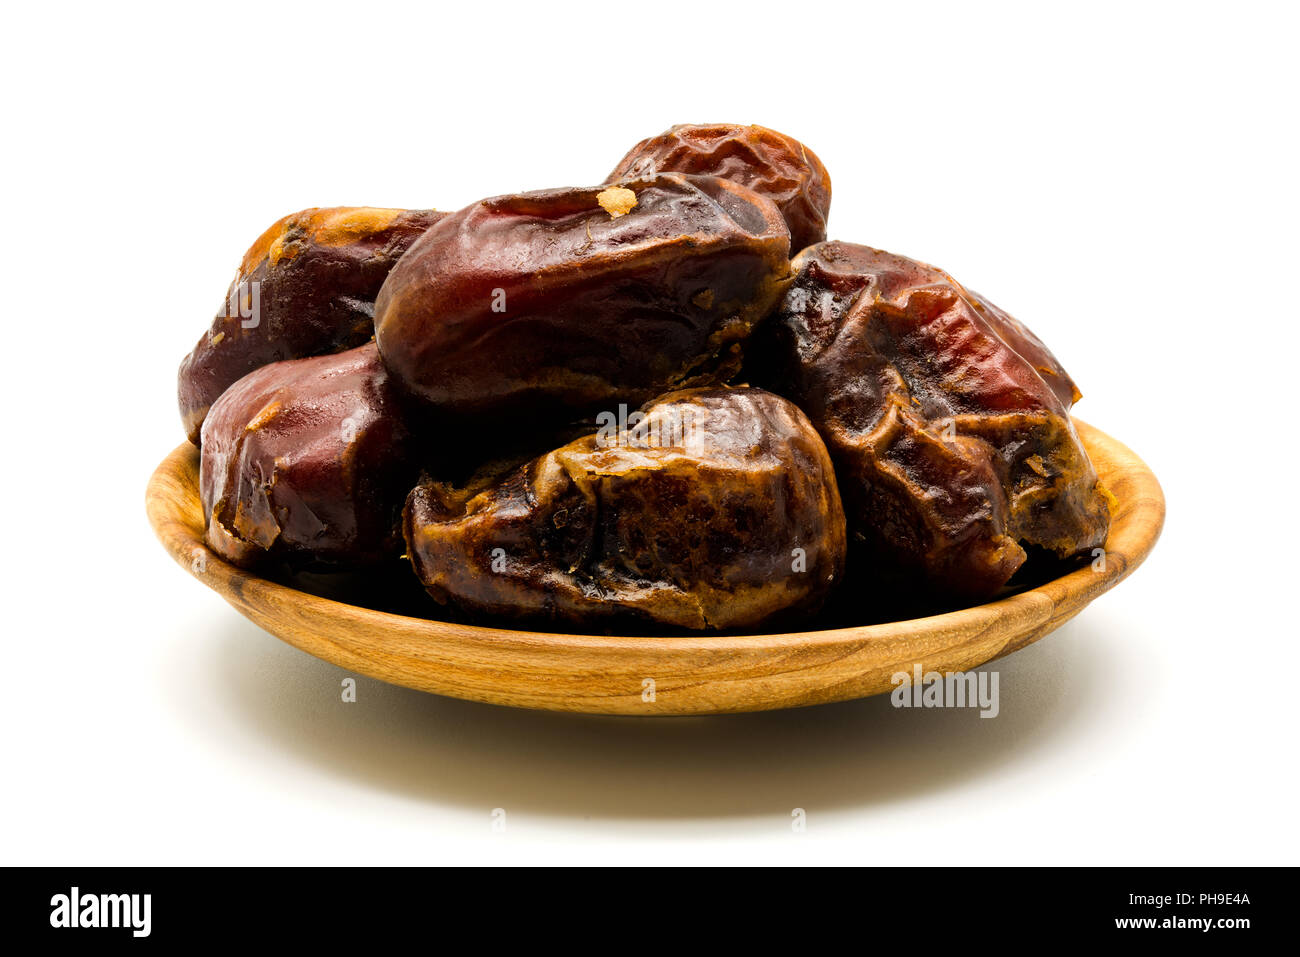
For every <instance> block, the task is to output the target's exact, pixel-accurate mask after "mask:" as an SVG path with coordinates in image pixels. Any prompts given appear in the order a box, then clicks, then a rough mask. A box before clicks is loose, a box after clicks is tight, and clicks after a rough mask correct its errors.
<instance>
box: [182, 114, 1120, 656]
mask: <svg viewBox="0 0 1300 957" xmlns="http://www.w3.org/2000/svg"><path fill="white" fill-rule="evenodd" d="M830 199H831V183H830V177H829V175H828V174H827V172H826V169H825V167H824V166H823V165H822V164H821V162H820V161H819V160H818V159H817V157H816V156H815V155H814V154H813V152H812V151H811V150H809V149H808V148H807V147H805V146H803V145H802V144H801V143H799V142H797V141H795V140H793V139H791V138H790V137H788V136H783V135H782V134H780V133H776V132H773V131H772V130H768V129H764V128H763V127H760V126H734V125H725V124H717V125H690V126H677V127H674V128H673V129H671V130H669V131H667V132H666V133H663V134H661V135H659V136H654V137H651V138H649V139H647V140H644V141H643V142H641V143H639V144H637V145H636V146H635V147H633V148H632V150H631V152H629V153H628V154H627V155H626V156H625V157H624V158H623V159H622V161H621V162H619V164H618V165H617V167H616V168H615V169H614V171H613V173H611V174H610V176H609V178H608V179H607V180H606V181H605V183H603V184H601V185H599V186H592V187H582V188H566V189H550V190H541V191H537V192H529V193H515V194H508V195H504V196H495V197H492V198H490V199H485V200H482V201H480V202H476V203H473V204H472V205H470V206H467V207H465V208H464V209H462V210H460V211H458V212H454V213H442V212H436V211H434V210H399V209H374V208H367V207H343V208H332V209H309V210H304V211H303V212H300V213H295V214H293V215H291V216H287V217H285V218H284V219H282V220H280V221H279V222H277V223H275V224H274V225H273V226H271V228H270V229H268V230H267V231H266V232H265V233H263V234H262V236H261V237H260V238H258V240H257V241H256V242H255V243H254V244H253V246H252V247H251V248H250V249H249V250H248V252H247V253H246V254H245V255H244V259H243V262H242V264H241V265H240V268H239V272H238V274H237V276H236V277H235V280H234V282H233V283H232V284H231V287H230V290H229V292H228V294H227V297H226V301H225V303H224V304H223V307H222V309H221V310H220V312H219V314H218V316H217V318H216V319H215V320H214V321H213V322H212V325H211V327H210V328H209V330H208V331H207V332H206V333H205V334H204V335H203V337H202V339H200V340H199V343H198V345H197V346H195V347H194V351H193V352H191V353H190V354H189V355H188V356H187V357H186V358H185V360H184V362H183V363H182V364H181V368H180V376H179V396H180V409H181V417H182V420H183V422H184V425H185V429H186V432H187V434H188V436H189V438H190V441H192V442H194V443H195V444H196V445H199V447H200V449H201V453H202V454H201V462H200V493H201V499H202V506H203V510H204V514H205V518H206V522H207V543H208V545H209V546H210V547H211V548H212V549H213V550H214V551H215V552H217V553H218V554H219V555H221V556H222V557H223V558H224V559H226V560H228V561H230V562H233V563H235V564H237V565H241V566H244V567H251V566H260V567H263V568H265V567H269V566H276V567H279V568H289V569H294V570H297V571H299V572H307V573H313V572H319V571H322V570H330V571H338V572H353V573H355V572H356V571H357V570H359V569H371V570H373V569H376V568H378V569H383V574H385V575H400V576H406V577H407V578H409V577H410V574H411V570H413V571H414V575H415V576H416V577H418V580H419V583H420V584H421V585H423V587H424V590H425V591H427V593H428V595H430V596H432V598H433V599H435V600H436V601H437V602H439V603H441V604H442V605H443V606H446V607H445V609H444V611H443V612H442V613H444V614H445V613H450V614H452V615H455V616H459V617H461V618H462V619H466V620H479V621H484V622H499V621H502V620H515V621H520V622H524V623H529V624H535V625H538V626H540V627H546V626H552V627H554V626H565V627H575V626H576V627H580V628H595V629H597V630H600V629H608V628H614V627H625V626H629V625H639V626H642V627H653V628H667V629H690V630H696V631H719V630H728V631H733V630H744V629H756V628H759V627H772V626H774V625H781V626H786V627H800V626H801V625H802V626H807V625H809V624H810V623H811V622H813V621H814V620H815V619H814V617H813V616H815V615H817V614H818V613H819V611H820V610H821V609H822V608H823V606H825V605H826V604H827V602H828V600H834V601H837V602H839V603H840V605H841V606H849V607H862V606H863V605H865V603H868V602H870V601H872V596H873V595H879V594H882V593H884V592H888V593H889V594H892V595H898V594H911V595H913V596H921V597H923V598H928V599H929V600H930V601H931V602H932V603H933V604H934V605H935V606H936V607H937V606H942V605H943V604H944V603H949V604H951V603H954V602H955V603H963V602H970V601H977V600H981V599H985V598H988V597H990V596H994V595H996V594H998V593H999V592H1000V591H1001V590H1003V589H1004V588H1005V587H1006V586H1007V585H1008V582H1011V581H1012V577H1013V576H1015V575H1017V573H1018V572H1021V569H1022V566H1024V565H1025V563H1026V561H1027V559H1028V558H1029V556H1031V555H1033V556H1034V561H1047V562H1051V561H1056V562H1060V561H1063V560H1069V559H1071V558H1074V557H1078V556H1082V555H1086V554H1089V553H1091V552H1092V550H1093V549H1094V548H1097V547H1098V546H1100V545H1101V544H1102V543H1103V541H1104V540H1105V538H1106V532H1107V527H1108V525H1109V521H1110V513H1109V506H1108V498H1109V496H1108V493H1107V492H1106V491H1105V490H1104V489H1103V488H1102V487H1101V486H1100V485H1099V483H1098V480H1097V475H1096V473H1095V471H1094V470H1093V467H1092V464H1091V463H1090V462H1089V461H1088V456H1087V453H1086V452H1085V451H1084V449H1083V446H1082V445H1081V443H1080V441H1079V437H1078V435H1077V434H1076V432H1075V429H1074V426H1073V425H1072V423H1071V420H1070V407H1071V405H1072V404H1073V403H1074V402H1075V401H1076V400H1077V399H1078V398H1079V392H1078V389H1077V388H1076V387H1075V385H1074V382H1073V381H1072V380H1071V379H1070V377H1069V375H1068V374H1067V373H1066V372H1065V370H1064V369H1063V368H1062V367H1061V365H1060V363H1059V362H1057V360H1056V359H1055V357H1053V355H1052V354H1051V352H1049V351H1048V350H1047V348H1046V346H1044V345H1043V343H1042V342H1041V341H1039V339H1038V338H1037V337H1035V336H1034V334H1033V333H1032V332H1030V331H1029V330H1028V329H1027V328H1026V327H1025V326H1024V325H1023V324H1021V323H1020V322H1019V321H1017V320H1016V319H1014V318H1012V317H1011V316H1010V315H1008V314H1007V313H1005V312H1003V311H1002V310H1001V309H999V308H998V307H997V306H996V305H994V304H993V303H992V302H990V301H988V300H987V299H985V298H984V297H983V296H981V295H979V294H977V293H974V292H972V291H970V290H968V289H966V288H965V287H963V286H961V285H960V284H958V283H957V282H956V280H954V279H953V278H952V277H951V276H949V275H948V274H947V273H944V272H942V271H941V270H939V269H936V268H934V267H933V266H928V265H926V264H925V263H922V262H918V261H916V260H913V259H907V258H905V257H903V256H896V255H893V254H891V253H886V252H883V251H881V250H879V249H873V248H871V247H869V246H861V245H856V244H853V243H845V242H839V241H829V242H828V241H827V240H826V218H827V214H828V212H829V208H830ZM399 562H401V563H403V564H404V565H405V566H406V567H405V568H402V567H400V566H399V564H398V563H399ZM1022 574H1023V573H1022ZM410 580H412V581H414V579H410ZM1013 584H1014V583H1013ZM426 600H427V599H426ZM431 610H432V609H431ZM850 617H852V616H850ZM859 617H860V618H861V619H862V620H867V619H868V618H869V617H870V615H869V614H868V613H867V611H866V609H865V608H863V610H862V614H861V615H860V616H859Z"/></svg>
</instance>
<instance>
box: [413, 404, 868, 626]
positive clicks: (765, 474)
mask: <svg viewBox="0 0 1300 957" xmlns="http://www.w3.org/2000/svg"><path fill="white" fill-rule="evenodd" d="M601 424H602V429H601V431H600V432H598V433H597V434H595V435H590V436H587V437H585V438H582V439H579V440H578V441H576V442H573V443H571V444H569V445H566V446H564V447H563V448H560V449H557V450H556V451H553V452H551V453H549V454H548V455H544V456H542V457H541V458H538V459H535V460H534V461H532V462H531V463H528V464H527V465H524V466H523V467H521V468H519V469H517V470H515V471H514V472H512V473H510V474H508V475H507V476H505V477H504V478H502V479H498V480H496V481H495V482H493V483H492V484H490V485H489V486H488V487H487V488H485V489H477V488H475V489H468V490H464V489H461V490H458V489H452V488H449V487H448V486H445V485H441V484H437V483H434V482H431V481H428V480H426V481H424V482H423V483H421V484H420V485H419V486H417V487H416V489H415V490H414V491H413V492H412V493H411V495H410V496H409V498H408V499H407V503H406V511H405V520H404V527H405V534H406V541H407V553H408V555H409V556H410V558H411V561H412V563H413V564H414V567H415V571H416V574H417V575H418V576H419V578H420V580H421V582H423V583H424V585H425V587H426V588H427V589H428V591H429V592H430V594H432V595H433V596H434V597H435V598H436V599H438V601H440V602H444V603H446V602H451V603H453V604H455V605H457V606H459V607H461V608H463V609H466V610H470V611H474V612H481V613H488V614H492V615H500V616H508V617H512V618H526V619H541V620H550V621H553V622H565V623H576V624H584V623H585V624H588V625H590V624H592V623H596V622H601V621H607V620H609V619H612V618H615V617H620V618H631V619H639V620H641V621H643V622H652V623H655V624H656V625H663V626H672V627H680V628H689V629H695V630H716V629H727V628H743V627H752V626H757V625H759V624H760V623H763V622H765V621H769V620H770V619H772V618H773V617H774V616H777V615H781V614H784V613H791V612H811V611H815V610H816V609H817V608H818V607H819V606H820V605H821V603H822V601H823V599H824V598H825V597H826V595H827V594H828V592H829V591H830V590H831V588H832V587H833V586H834V585H835V584H837V583H838V581H839V579H840V577H841V575H842V572H843V566H844V552H845V527H844V513H843V509H842V507H841V504H840V498H839V493H838V491H837V488H836V484H835V475H834V472H833V470H832V467H831V462H830V458H829V457H828V455H827V452H826V448H825V446H824V445H823V444H822V441H821V439H819V438H818V436H817V433H816V431H815V430H814V429H813V427H812V426H811V424H810V423H809V422H808V419H807V418H806V417H805V416H804V414H803V413H802V412H800V411H799V410H798V409H797V408H796V407H795V406H794V405H793V404H791V403H790V402H788V401H786V400H785V399H782V398H780V397H779V396H776V395H773V394H772V393H770V392H764V391H762V390H759V389H743V388H742V389H726V388H712V389H697V390H686V391H682V392H676V393H673V394H671V395H668V396H665V397H664V398H662V399H660V400H658V401H657V402H655V403H654V404H652V405H651V406H649V407H647V409H646V410H645V412H644V417H643V418H640V419H638V418H637V417H636V416H635V415H634V416H632V417H629V418H628V419H627V421H624V422H616V421H614V418H613V414H612V413H611V414H610V415H609V416H608V417H607V418H604V419H603V420H601Z"/></svg>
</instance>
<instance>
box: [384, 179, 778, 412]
mask: <svg viewBox="0 0 1300 957" xmlns="http://www.w3.org/2000/svg"><path fill="white" fill-rule="evenodd" d="M789 242H790V239H789V233H788V232H787V230H786V227H785V223H784V221H783V220H782V219H781V214H780V212H779V211H778V210H777V209H776V207H775V206H774V205H773V204H772V203H771V202H770V201H768V200H766V199H764V198H763V197H761V196H759V195H758V194H756V193H754V192H752V191H750V190H748V189H746V188H745V187H743V186H739V185H737V184H735V183H732V182H729V181H727V180H722V179H717V178H712V177H689V178H688V177H682V176H677V175H671V174H670V175H664V176H659V177H656V178H654V179H649V180H633V181H629V182H627V183H624V184H622V186H620V187H610V188H608V189H602V188H600V187H595V188H590V189H554V190H542V191H539V192H533V193H522V194H517V195H510V196H498V197H496V198H493V199H486V200H483V201H482V202H478V203H475V204H473V205H472V206H468V207H466V208H465V209H462V210H461V211H460V212H457V213H454V214H452V215H451V216H449V217H448V218H446V219H444V220H443V221H442V222H440V223H439V224H438V225H437V226H435V227H434V228H433V229H430V230H429V231H428V232H427V233H425V234H424V236H422V237H421V238H420V239H419V240H418V241H417V242H416V243H415V245H413V246H412V247H411V250H410V252H408V253H407V255H406V256H405V257H404V258H403V259H402V261H401V262H400V263H398V265H397V267H396V268H395V269H394V270H393V271H392V273H391V274H390V275H389V277H388V280H387V282H385V283H384V287H383V289H382V290H381V291H380V294H379V298H378V300H377V302H376V304H375V336H376V340H377V341H378V343H379V351H380V353H381V354H382V355H383V357H384V362H385V363H386V364H387V365H388V368H389V369H390V370H391V371H392V373H393V375H394V378H396V379H397V380H398V382H399V384H400V385H401V387H402V388H403V389H404V390H406V391H407V392H409V393H410V394H412V395H414V396H416V397H418V398H420V399H422V400H424V402H425V403H426V404H428V405H429V406H430V407H431V408H435V409H437V410H440V411H442V412H450V413H474V414H477V413H505V412H509V413H512V414H513V413H536V414H540V412H541V411H542V410H547V411H550V412H556V413H558V411H559V410H562V409H569V410H573V409H583V410H586V409H596V408H604V407H607V406H608V405H609V404H611V403H617V402H620V401H622V402H629V403H632V404H639V403H641V402H644V401H646V400H648V399H650V398H653V397H654V396H656V395H660V394H662V393H663V392H665V391H667V390H669V389H673V388H678V387H683V386H691V385H705V384H713V383H717V382H722V381H725V380H726V379H727V378H728V377H729V376H730V375H732V374H734V372H735V371H736V369H737V368H738V367H739V365H740V362H741V358H742V356H741V345H742V343H743V341H744V340H745V338H746V337H747V336H748V335H749V333H750V331H751V329H752V327H753V325H754V323H755V322H756V321H757V320H758V319H759V318H760V317H762V316H763V315H765V314H766V313H767V312H769V311H770V310H771V308H772V306H773V305H774V304H775V303H776V301H777V299H778V298H779V297H780V295H781V293H782V292H783V291H784V289H785V286H786V284H787V283H788V281H789V276H790V265H789V261H788V256H789Z"/></svg>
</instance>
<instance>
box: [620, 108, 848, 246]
mask: <svg viewBox="0 0 1300 957" xmlns="http://www.w3.org/2000/svg"><path fill="white" fill-rule="evenodd" d="M656 173H691V174H698V175H705V176H721V177H723V178H724V179H729V180H731V181H733V182H736V183H740V184H741V185H742V186H748V187H749V188H750V189H752V190H754V192H756V193H759V194H760V195H762V196H766V197H767V198H768V199H770V200H772V201H773V202H774V203H776V205H777V208H778V209H780V210H781V214H782V215H783V216H784V217H785V221H786V224H787V225H788V226H789V227H790V249H791V251H792V252H798V251H799V250H801V249H803V248H804V247H805V246H811V245H812V244H813V243H819V242H821V241H822V240H824V239H825V238H826V218H827V216H829V215H830V208H831V177H830V174H829V173H827V172H826V167H825V166H823V165H822V161H821V160H819V159H818V158H817V154H815V153H814V152H813V151H812V150H810V149H808V147H806V146H804V145H803V144H802V143H800V142H799V141H798V140H795V139H791V138H790V137H788V136H786V135H785V134H783V133H778V132H776V131H775V130H769V129H766V128H765V127H762V126H739V125H735V124H731V123H705V124H683V125H680V126H674V127H673V128H672V129H670V130H668V131H667V132H666V133H660V134H659V135H658V136H652V137H650V138H649V139H645V140H642V141H641V142H640V143H638V144H637V145H636V146H634V147H632V149H631V151H630V152H629V153H628V154H627V155H626V156H624V157H623V159H622V161H621V162H620V163H619V164H618V166H617V167H615V168H614V172H612V173H610V174H609V178H608V179H606V180H605V182H607V183H618V182H622V181H623V180H627V179H644V178H645V177H647V176H654V175H655V174H656Z"/></svg>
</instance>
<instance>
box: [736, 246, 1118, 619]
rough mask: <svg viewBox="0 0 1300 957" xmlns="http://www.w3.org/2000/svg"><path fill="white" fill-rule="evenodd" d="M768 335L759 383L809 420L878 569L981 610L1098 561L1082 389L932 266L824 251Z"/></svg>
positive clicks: (802, 271) (806, 262)
mask: <svg viewBox="0 0 1300 957" xmlns="http://www.w3.org/2000/svg"><path fill="white" fill-rule="evenodd" d="M794 265H795V269H796V279H795V282H794V284H793V285H792V286H791V288H790V290H789V292H788V293H787V294H786V297H785V300H784V302H783V303H782V305H781V307H780V308H779V309H778V310H777V312H776V314H774V315H773V317H772V320H771V322H770V323H769V324H768V325H767V326H766V327H765V328H764V330H763V332H762V335H761V343H762V346H763V347H764V348H763V350H762V352H763V361H762V362H761V363H758V364H757V365H756V366H755V368H758V369H762V368H766V373H765V374H764V373H761V372H760V373H758V374H757V375H756V376H755V377H756V378H757V379H759V380H761V381H764V382H765V383H767V384H770V385H771V386H772V387H773V388H776V389H778V390H779V391H782V392H783V394H786V395H788V396H790V398H792V399H794V400H795V401H796V402H798V403H799V404H800V406H801V407H802V408H803V409H804V410H805V411H806V412H807V413H808V415H809V417H810V418H811V419H812V421H813V423H814V424H815V425H816V426H817V428H818V430H819V431H820V432H821V434H822V437H823V438H824V439H825V440H826V444H827V446H828V447H829V448H830V451H831V454H832V456H833V457H834V459H835V462H836V468H837V470H838V474H839V478H840V482H841V488H842V490H843V492H844V498H845V507H846V511H847V514H848V516H849V529H850V533H851V534H852V535H853V536H855V537H856V538H857V539H858V540H860V541H861V542H862V543H863V544H864V545H865V552H864V554H865V556H866V557H867V559H868V560H869V561H874V562H875V563H876V565H875V567H876V568H878V569H885V570H888V569H897V570H901V571H903V572H905V573H907V574H911V575H917V576H919V577H920V578H921V580H922V581H924V582H926V583H927V584H928V586H929V588H930V589H931V590H932V593H933V594H935V595H937V596H950V595H951V596H967V597H971V596H973V597H982V596H987V595H990V594H992V593H994V592H995V591H997V590H998V589H999V588H1000V587H1001V586H1002V585H1004V584H1005V583H1006V582H1007V580H1008V579H1009V578H1010V577H1011V575H1012V574H1013V573H1014V572H1015V571H1016V570H1017V569H1018V568H1019V567H1020V565H1021V564H1022V563H1023V562H1024V561H1025V558H1026V552H1025V549H1024V547H1023V546H1030V545H1032V546H1037V547H1039V548H1042V549H1046V550H1048V551H1050V552H1053V553H1055V554H1056V555H1058V556H1061V557H1066V556H1072V555H1076V554H1079V553H1081V552H1087V551H1089V550H1090V549H1093V548H1095V547H1098V546H1100V545H1101V544H1102V543H1103V542H1104V540H1105V538H1106V531H1107V528H1108V525H1109V512H1108V508H1107V498H1106V493H1105V492H1104V491H1103V490H1102V489H1101V488H1100V486H1099V485H1098V482H1097V475H1096V473H1095V472H1094V470H1093V467H1092V464H1091V463H1090V462H1089V461H1088V456H1087V454H1086V452H1085V451H1084V449H1083V447H1082V445H1081V444H1080V442H1079V438H1078V435H1077V434H1076V432H1075V430H1074V426H1073V424H1072V423H1071V421H1070V412H1069V409H1070V406H1071V404H1072V403H1073V402H1074V401H1075V399H1077V398H1078V395H1079V393H1078V390H1077V389H1076V388H1075V385H1074V382H1073V381H1072V380H1071V379H1070V377H1069V376H1068V375H1067V374H1066V373H1065V371H1064V369H1062V368H1061V366H1060V363H1058V362H1057V361H1056V359H1055V358H1054V357H1053V356H1052V354H1051V353H1050V352H1049V351H1048V350H1047V348H1046V347H1045V346H1044V345H1043V344H1042V342H1040V341H1039V340H1038V339H1037V337H1035V336H1034V335H1033V333H1031V332H1030V331H1029V330H1028V329H1026V328H1025V327H1024V326H1023V325H1022V324H1020V323H1019V322H1017V321H1016V320H1015V319H1013V318H1011V317H1010V316H1009V315H1007V314H1006V313H1005V312H1003V311H1002V310H1000V309H998V308H997V307H996V306H994V305H993V304H992V303H990V302H988V301H987V300H986V299H984V298H983V297H981V296H979V295H976V294H975V293H971V292H969V291H968V290H966V289H964V288H962V286H960V285H959V284H958V283H957V282H956V281H955V280H954V279H952V277H951V276H949V275H948V274H947V273H944V272H942V271H941V270H938V269H935V268H934V267H932V266H927V265H925V264H924V263H920V262H916V261H915V260H911V259H906V258H904V257H902V256H894V255H891V254H889V253H885V252H881V251H880V250H878V249H872V248H870V247H867V246H858V245H853V244H850V243H840V242H830V243H822V244H820V245H818V246H814V247H812V248H810V249H807V250H805V251H804V252H803V253H802V254H801V255H800V256H799V257H798V258H797V259H796V260H795V263H794Z"/></svg>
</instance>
